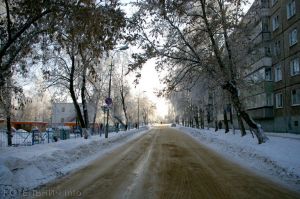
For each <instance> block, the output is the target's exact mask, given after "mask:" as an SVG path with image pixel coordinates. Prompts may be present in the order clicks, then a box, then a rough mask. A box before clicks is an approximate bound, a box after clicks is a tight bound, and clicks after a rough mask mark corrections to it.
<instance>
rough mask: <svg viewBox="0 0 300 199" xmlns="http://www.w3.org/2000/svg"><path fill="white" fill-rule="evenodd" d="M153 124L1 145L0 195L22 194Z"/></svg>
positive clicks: (15, 195) (135, 135) (116, 145)
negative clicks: (44, 141) (86, 135)
mask: <svg viewBox="0 0 300 199" xmlns="http://www.w3.org/2000/svg"><path fill="white" fill-rule="evenodd" d="M148 129H149V127H142V128H140V129H134V130H129V131H126V132H122V131H120V132H118V133H110V134H109V138H108V139H104V135H102V137H100V136H99V135H97V136H92V137H90V138H89V139H83V138H77V139H68V140H61V141H59V142H53V143H49V144H37V145H34V146H30V147H28V146H19V147H6V148H0V198H6V199H8V198H18V197H20V196H22V193H25V192H27V191H29V190H31V189H33V188H36V187H38V186H40V185H43V184H45V183H48V182H50V181H52V180H55V179H57V178H59V177H61V176H64V175H66V174H67V173H69V172H70V171H74V170H76V169H79V168H82V167H84V166H85V165H87V164H88V163H89V162H91V161H93V160H95V159H96V158H99V157H101V156H102V155H104V154H106V153H108V152H110V151H112V150H113V149H115V148H116V147H118V146H121V145H123V144H125V143H127V142H129V141H130V140H133V139H134V138H136V137H138V136H140V135H142V134H144V133H146V132H147V130H148Z"/></svg>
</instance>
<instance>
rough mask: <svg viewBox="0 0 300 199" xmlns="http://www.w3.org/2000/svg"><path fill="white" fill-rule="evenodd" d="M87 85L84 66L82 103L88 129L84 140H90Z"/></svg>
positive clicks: (84, 67)
mask: <svg viewBox="0 0 300 199" xmlns="http://www.w3.org/2000/svg"><path fill="white" fill-rule="evenodd" d="M85 85H86V66H83V71H82V84H81V101H82V109H83V117H84V123H85V128H86V129H87V131H86V133H85V134H84V138H85V139H87V138H88V131H89V126H90V125H89V115H88V107H87V102H86V97H85V90H86V88H85Z"/></svg>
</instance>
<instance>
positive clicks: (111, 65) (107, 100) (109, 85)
mask: <svg viewBox="0 0 300 199" xmlns="http://www.w3.org/2000/svg"><path fill="white" fill-rule="evenodd" d="M126 49H128V46H127V45H125V46H122V47H120V48H119V49H117V50H116V51H115V52H114V53H113V55H112V56H111V62H110V70H109V83H108V97H107V98H106V100H105V101H106V104H107V114H106V131H105V138H108V119H109V106H110V105H111V103H112V100H111V97H110V94H111V75H112V70H113V59H114V55H115V54H116V52H118V51H121V50H126Z"/></svg>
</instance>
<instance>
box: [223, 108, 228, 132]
mask: <svg viewBox="0 0 300 199" xmlns="http://www.w3.org/2000/svg"><path fill="white" fill-rule="evenodd" d="M224 124H225V133H228V132H229V125H228V119H227V110H226V108H224Z"/></svg>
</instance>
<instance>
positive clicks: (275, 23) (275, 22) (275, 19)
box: [272, 15, 279, 31]
mask: <svg viewBox="0 0 300 199" xmlns="http://www.w3.org/2000/svg"><path fill="white" fill-rule="evenodd" d="M278 27H279V15H277V16H275V17H273V19H272V28H273V31H275V30H276V29H277V28H278Z"/></svg>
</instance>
